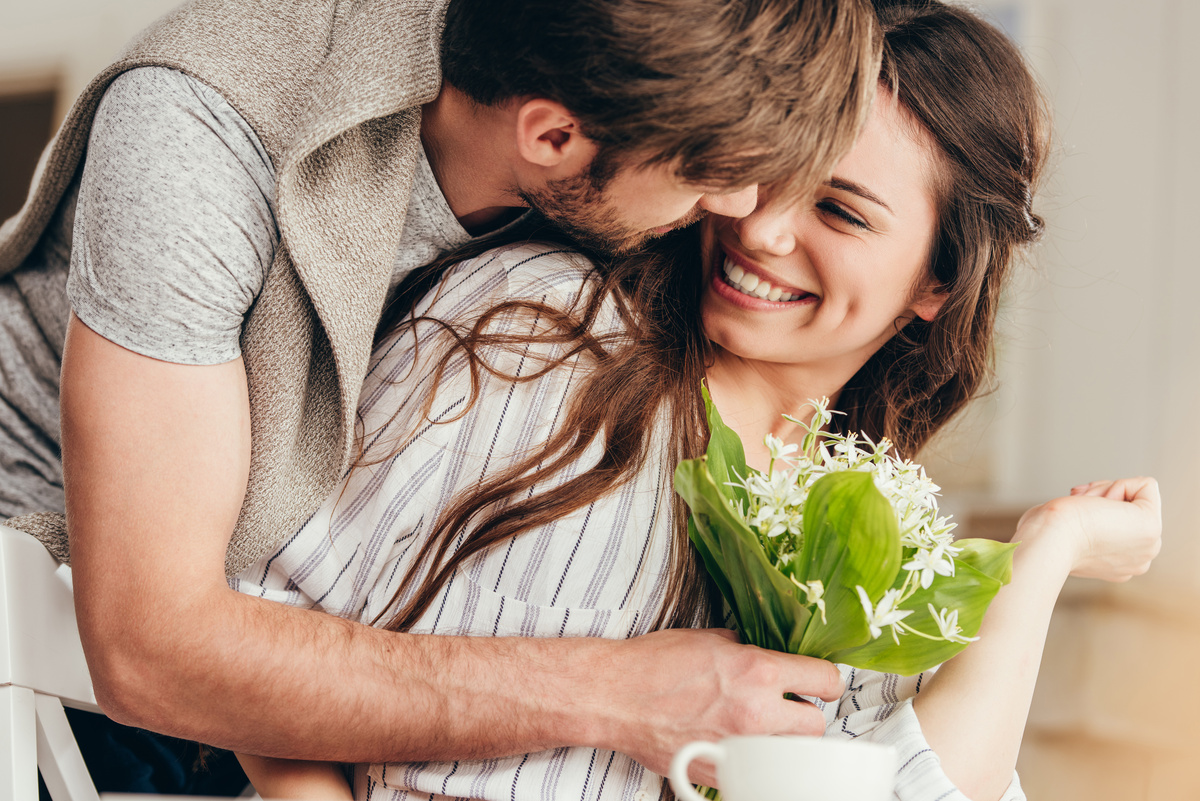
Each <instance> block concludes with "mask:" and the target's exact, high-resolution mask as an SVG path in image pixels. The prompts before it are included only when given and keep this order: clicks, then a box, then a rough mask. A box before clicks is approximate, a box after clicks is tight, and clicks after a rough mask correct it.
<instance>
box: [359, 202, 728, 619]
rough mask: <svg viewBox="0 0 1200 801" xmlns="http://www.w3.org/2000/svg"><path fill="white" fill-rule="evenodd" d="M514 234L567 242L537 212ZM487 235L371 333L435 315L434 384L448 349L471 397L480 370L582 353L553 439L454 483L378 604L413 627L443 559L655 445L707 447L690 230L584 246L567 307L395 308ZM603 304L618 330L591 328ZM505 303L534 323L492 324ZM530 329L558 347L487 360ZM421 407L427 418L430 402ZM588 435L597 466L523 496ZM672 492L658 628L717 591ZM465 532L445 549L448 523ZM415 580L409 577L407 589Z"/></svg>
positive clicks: (588, 485)
mask: <svg viewBox="0 0 1200 801" xmlns="http://www.w3.org/2000/svg"><path fill="white" fill-rule="evenodd" d="M522 238H527V239H536V240H537V241H541V242H547V241H550V242H555V241H558V242H561V243H562V244H564V245H565V246H570V247H571V248H572V249H575V247H574V246H571V245H570V244H569V243H567V242H565V241H564V240H562V238H561V234H558V233H557V232H555V231H554V230H553V229H551V228H549V227H547V226H545V224H544V223H539V222H535V221H530V222H527V223H525V224H524V225H522V226H519V227H518V229H517V230H514V231H510V232H508V234H507V235H506V237H505V241H520V240H521V239H522ZM495 244H496V243H495V242H494V241H493V242H487V243H484V244H478V243H473V244H472V245H469V246H467V247H466V248H464V249H460V250H459V251H456V252H454V253H451V254H448V255H447V256H446V257H444V258H443V259H439V260H438V261H436V262H434V263H433V264H431V265H429V266H428V267H425V268H423V269H421V270H419V271H417V272H416V273H414V274H413V275H411V276H409V278H408V280H406V281H405V282H404V283H403V284H402V285H401V287H400V289H399V292H398V295H397V297H396V298H395V300H394V301H393V303H392V304H390V306H389V309H388V311H387V312H386V313H385V315H384V319H383V321H382V322H381V324H380V335H381V336H385V335H391V336H407V335H410V334H411V332H412V329H413V326H414V325H415V323H417V322H418V321H423V322H432V323H434V324H435V325H436V326H438V327H439V328H440V329H441V332H442V333H443V335H444V336H443V338H442V339H441V340H440V341H439V342H438V343H437V344H436V345H434V347H437V348H439V352H438V355H437V359H436V362H435V367H434V374H433V377H432V381H433V382H435V383H436V381H437V380H438V379H439V377H440V376H441V374H442V373H443V372H444V371H445V370H446V369H447V367H448V366H450V365H451V363H452V361H453V360H454V359H456V358H462V357H463V356H465V357H466V366H467V369H469V371H470V376H471V387H472V391H471V394H470V396H469V399H468V404H467V407H468V408H469V407H470V405H472V404H474V402H475V400H476V399H477V396H478V388H479V383H480V378H481V375H482V373H483V372H490V373H492V374H494V375H497V376H500V377H501V378H503V379H505V380H510V381H514V382H526V381H532V380H536V379H537V378H538V377H540V376H542V375H545V374H546V373H547V372H548V371H550V370H553V369H556V368H558V367H560V366H562V365H563V364H565V363H567V362H569V361H570V360H572V359H575V358H577V357H578V358H580V359H583V360H585V362H586V363H587V367H588V369H587V370H586V371H583V377H581V379H580V380H579V381H578V383H576V384H574V385H573V386H572V388H571V395H570V399H569V401H568V408H567V410H566V415H565V417H564V420H563V422H562V423H561V425H559V426H558V427H557V429H556V433H555V434H554V435H553V436H552V437H551V438H550V440H549V441H547V442H545V443H544V444H543V445H542V446H541V447H540V448H538V449H535V452H533V453H532V454H530V455H529V456H527V457H525V458H522V459H519V460H518V461H516V462H515V463H514V464H512V465H510V466H508V467H507V468H506V469H504V470H502V471H500V472H499V473H497V474H496V475H494V476H492V477H490V478H488V479H486V480H484V481H482V482H481V483H480V484H478V485H477V486H475V487H473V488H471V490H470V491H468V492H464V493H461V494H460V495H459V496H458V497H456V498H454V499H453V500H452V502H451V504H450V507H449V508H448V509H447V510H446V511H445V512H444V513H443V514H442V516H441V518H440V519H438V520H437V521H436V523H435V524H434V527H433V530H432V531H431V533H430V536H429V537H427V538H426V539H425V541H424V543H423V545H422V547H421V549H420V551H419V552H418V554H417V557H416V560H415V562H414V567H413V569H412V571H411V572H410V573H409V580H408V581H406V582H404V584H403V585H402V586H404V587H405V589H404V590H402V591H401V593H398V594H397V596H396V598H393V600H392V604H393V606H395V605H397V604H398V608H395V609H393V608H391V607H389V609H387V610H385V613H384V614H381V616H380V618H381V619H382V618H383V617H384V616H385V615H388V616H390V617H389V620H388V622H387V624H386V627H387V628H389V629H392V630H395V631H404V630H407V629H409V628H411V627H412V626H413V624H415V623H416V622H417V620H418V619H419V618H420V617H421V615H422V613H423V612H424V610H425V609H426V608H427V607H428V606H429V604H430V603H431V602H432V601H433V600H434V598H435V597H436V595H437V593H438V591H439V590H440V589H441V587H442V586H443V585H444V584H445V583H446V582H447V581H448V580H449V578H450V577H451V576H452V575H453V573H454V571H455V570H456V569H458V568H459V567H460V566H461V565H463V564H464V563H465V562H466V561H467V560H468V559H470V558H471V557H472V556H473V555H475V554H477V553H479V552H480V551H482V550H485V549H487V548H489V547H492V546H494V545H496V544H497V543H501V542H504V541H506V540H508V539H509V538H511V537H514V536H516V535H517V534H520V533H521V532H524V531H528V530H530V529H534V528H537V527H539V526H543V525H545V524H547V523H550V522H552V521H554V520H557V519H559V518H561V517H563V516H564V515H567V514H569V513H571V512H572V511H574V510H576V509H580V508H583V507H585V506H587V505H588V504H590V503H592V502H594V501H596V500H597V499H599V498H602V497H604V496H605V495H607V494H608V493H610V492H612V491H614V490H616V489H618V488H619V487H620V486H622V485H623V484H624V483H626V482H627V481H629V480H630V479H632V478H633V477H634V476H635V475H636V474H637V473H638V471H639V470H641V469H642V467H643V466H644V465H645V464H646V462H647V459H649V458H650V457H651V455H652V454H653V455H654V456H656V457H657V456H658V455H659V454H664V453H665V457H666V458H667V459H668V460H669V462H668V463H669V464H675V463H676V462H678V461H679V460H681V459H685V458H690V457H693V456H696V455H697V454H700V453H703V451H704V447H705V438H706V436H707V427H706V425H705V422H704V414H703V406H702V403H701V401H700V394H699V386H700V381H701V380H702V379H703V377H704V365H705V363H706V359H707V354H708V341H707V339H706V338H705V337H704V335H703V332H702V331H701V329H700V327H699V326H698V325H697V324H696V321H697V320H698V316H699V315H698V304H699V289H700V282H699V281H698V280H697V275H696V272H695V270H693V269H684V268H683V267H684V265H692V266H694V265H697V264H699V250H698V243H697V238H696V237H695V235H694V232H689V231H682V232H677V233H675V234H672V235H670V236H668V237H664V238H663V239H662V240H660V241H658V242H656V243H655V245H654V246H653V247H651V248H647V249H645V250H644V251H643V252H640V253H637V254H633V255H627V256H621V257H613V258H604V257H602V256H600V255H598V254H588V255H589V256H590V258H591V261H592V264H593V269H594V271H595V276H596V280H595V281H594V282H592V283H591V284H590V286H589V287H588V288H587V289H586V290H585V292H584V294H583V295H582V296H581V297H580V298H579V299H578V301H577V302H576V303H575V304H574V305H573V306H571V307H570V308H558V307H554V306H550V305H547V304H545V303H536V302H532V301H525V300H511V301H506V302H503V303H500V304H497V305H496V306H494V307H492V308H490V309H488V310H487V311H486V312H485V313H484V314H483V315H481V316H480V317H479V318H478V319H472V320H470V321H468V322H467V323H466V324H465V325H458V324H455V322H454V321H445V320H430V319H428V318H416V319H413V318H411V317H407V318H406V315H407V314H408V310H409V309H411V308H412V306H413V304H414V303H415V302H416V300H418V299H419V298H421V297H422V296H423V295H424V294H425V293H426V292H428V291H431V290H433V288H434V287H435V286H436V284H437V281H438V278H439V277H440V276H441V275H442V273H443V272H444V270H445V269H446V268H447V267H448V266H450V265H452V264H454V263H455V262H457V261H461V260H464V259H468V258H472V257H473V256H475V255H478V254H479V253H480V252H482V251H484V250H486V249H487V248H488V247H489V246H494V245H495ZM606 302H608V303H615V304H616V307H617V310H618V313H619V314H620V316H621V318H622V322H623V324H624V325H623V327H624V330H623V331H622V332H620V333H617V334H607V335H597V334H595V333H593V332H592V327H593V323H594V321H595V320H596V317H597V315H598V314H599V313H600V311H601V308H602V307H603V306H604V305H605V304H606ZM513 315H525V316H527V317H528V318H529V319H530V321H536V329H537V332H538V333H535V334H527V333H520V334H508V333H503V334H501V333H496V332H495V326H494V325H493V323H494V322H495V321H496V320H497V319H503V318H509V319H511V317H512V316H513ZM509 330H512V329H511V328H510V329H509ZM413 339H414V344H415V337H413ZM534 341H536V342H537V343H538V344H539V345H541V346H543V347H545V346H551V347H553V348H554V349H555V352H556V353H557V355H556V357H555V358H553V359H546V360H543V361H542V362H541V363H540V364H539V365H538V366H537V367H536V369H534V370H532V371H531V372H526V373H525V374H523V375H522V376H519V377H518V376H514V375H509V374H507V373H506V372H504V371H502V370H500V369H499V368H498V367H497V366H496V363H495V359H494V357H495V356H496V355H497V354H499V353H504V352H510V351H521V352H523V353H524V352H526V350H527V348H528V346H529V344H530V343H531V342H534ZM541 349H542V348H539V350H541ZM431 398H432V396H431ZM422 412H423V415H424V416H427V415H428V413H429V408H428V407H427V408H425V409H423V410H422ZM661 419H666V420H668V421H669V425H668V428H667V430H663V428H662V427H661V426H659V425H658V421H659V420H661ZM411 422H412V423H416V422H417V421H411ZM364 433H365V432H364ZM664 438H665V440H664ZM597 440H599V441H601V442H602V443H603V447H602V454H601V456H600V459H599V461H598V462H597V463H596V464H595V465H594V466H592V467H591V468H589V469H587V470H585V471H583V472H581V473H579V474H578V475H575V476H574V477H572V478H570V479H568V480H566V481H564V482H563V483H561V484H559V485H558V486H554V487H553V488H551V489H549V490H547V491H544V492H539V493H536V494H533V495H530V494H529V493H530V490H531V489H532V488H533V487H534V486H535V485H536V484H538V483H542V482H545V481H547V479H548V478H552V477H553V476H555V475H557V474H559V473H560V472H562V471H564V470H565V469H566V468H568V467H570V466H571V465H573V464H575V463H576V462H577V461H578V460H579V458H580V457H581V456H582V455H583V454H584V453H585V452H586V451H587V449H588V448H589V446H591V445H592V444H593V443H594V442H596V441H597ZM383 458H387V456H386V455H385V456H384V457H383ZM372 461H377V460H375V459H373V460H372ZM672 503H673V509H672V515H673V517H672V519H673V520H674V521H676V522H677V523H678V522H680V521H683V522H684V523H685V525H683V526H682V527H681V526H680V525H676V526H675V536H674V538H673V541H672V544H671V548H670V559H671V566H670V570H669V575H670V580H669V582H668V589H667V594H666V598H665V601H664V604H663V607H662V610H661V612H660V615H659V618H658V620H657V621H656V622H655V625H656V627H661V626H687V625H695V624H696V623H698V622H708V615H709V610H710V608H711V602H712V601H713V600H714V599H713V597H712V596H711V588H710V585H709V583H708V581H707V578H706V576H705V574H704V571H703V567H702V566H701V565H700V563H699V562H698V560H697V559H696V556H695V554H694V552H693V550H692V548H691V547H690V545H689V543H688V539H687V531H686V520H687V510H686V507H685V506H684V505H683V502H682V501H681V500H680V499H679V498H678V497H675V496H673V501H672ZM468 530H469V531H470V533H469V534H468V535H467V536H466V537H465V538H463V539H462V540H461V542H460V543H459V545H458V547H457V548H454V549H452V543H454V542H455V539H456V537H457V535H458V534H459V533H460V532H463V531H468ZM418 576H419V578H417V577H418ZM413 580H416V581H417V582H418V583H417V585H416V589H415V591H412V592H411V593H409V592H408V589H409V584H410V582H411V581H413ZM401 596H404V601H403V603H400V599H401Z"/></svg>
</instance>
